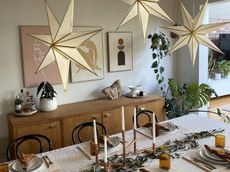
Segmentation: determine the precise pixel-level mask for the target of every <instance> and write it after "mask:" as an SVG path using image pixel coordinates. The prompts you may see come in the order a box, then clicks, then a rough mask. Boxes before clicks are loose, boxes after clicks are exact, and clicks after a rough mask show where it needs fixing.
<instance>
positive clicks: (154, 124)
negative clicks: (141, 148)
mask: <svg viewBox="0 0 230 172" xmlns="http://www.w3.org/2000/svg"><path fill="white" fill-rule="evenodd" d="M153 144H156V118H155V113H154V112H153Z"/></svg>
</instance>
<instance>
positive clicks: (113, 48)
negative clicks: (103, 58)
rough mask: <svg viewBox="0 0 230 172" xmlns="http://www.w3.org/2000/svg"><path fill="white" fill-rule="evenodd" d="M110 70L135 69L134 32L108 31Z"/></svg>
mask: <svg viewBox="0 0 230 172" xmlns="http://www.w3.org/2000/svg"><path fill="white" fill-rule="evenodd" d="M108 52H109V72H118V71H126V70H132V69H133V43H132V32H108Z"/></svg>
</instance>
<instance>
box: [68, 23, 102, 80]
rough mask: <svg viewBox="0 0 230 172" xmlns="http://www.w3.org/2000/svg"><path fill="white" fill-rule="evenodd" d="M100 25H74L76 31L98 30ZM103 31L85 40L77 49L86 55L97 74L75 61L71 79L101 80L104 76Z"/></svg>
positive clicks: (72, 64)
mask: <svg viewBox="0 0 230 172" xmlns="http://www.w3.org/2000/svg"><path fill="white" fill-rule="evenodd" d="M98 29H101V27H98V26H78V27H74V31H75V32H82V31H92V30H98ZM102 36H103V31H100V32H99V33H97V34H96V35H94V36H92V37H91V38H89V39H88V40H86V41H84V42H83V43H82V44H81V45H80V46H79V47H78V48H77V49H78V51H79V53H80V54H81V55H82V57H84V59H85V60H86V61H87V63H88V64H89V65H90V67H91V68H92V69H93V70H94V71H95V72H96V74H97V75H95V74H93V73H91V72H89V71H88V70H87V69H85V68H83V67H82V66H80V65H78V64H77V63H75V62H74V61H72V62H71V81H72V82H83V81H92V80H99V79H103V78H104V56H103V37H102Z"/></svg>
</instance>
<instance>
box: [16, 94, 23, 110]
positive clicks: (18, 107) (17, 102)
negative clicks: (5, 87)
mask: <svg viewBox="0 0 230 172" xmlns="http://www.w3.org/2000/svg"><path fill="white" fill-rule="evenodd" d="M14 104H15V112H16V113H21V112H22V101H21V100H20V98H19V96H16V99H15V101H14Z"/></svg>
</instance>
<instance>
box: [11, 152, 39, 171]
mask: <svg viewBox="0 0 230 172" xmlns="http://www.w3.org/2000/svg"><path fill="white" fill-rule="evenodd" d="M42 164H43V159H42V158H39V157H36V156H35V157H34V158H33V159H32V160H31V161H30V163H29V166H28V168H27V170H23V168H22V164H21V162H20V161H19V160H18V159H17V160H15V161H13V162H12V163H11V164H10V169H11V170H12V171H13V172H25V171H26V172H28V171H34V170H36V169H38V168H40V167H41V166H42Z"/></svg>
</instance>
